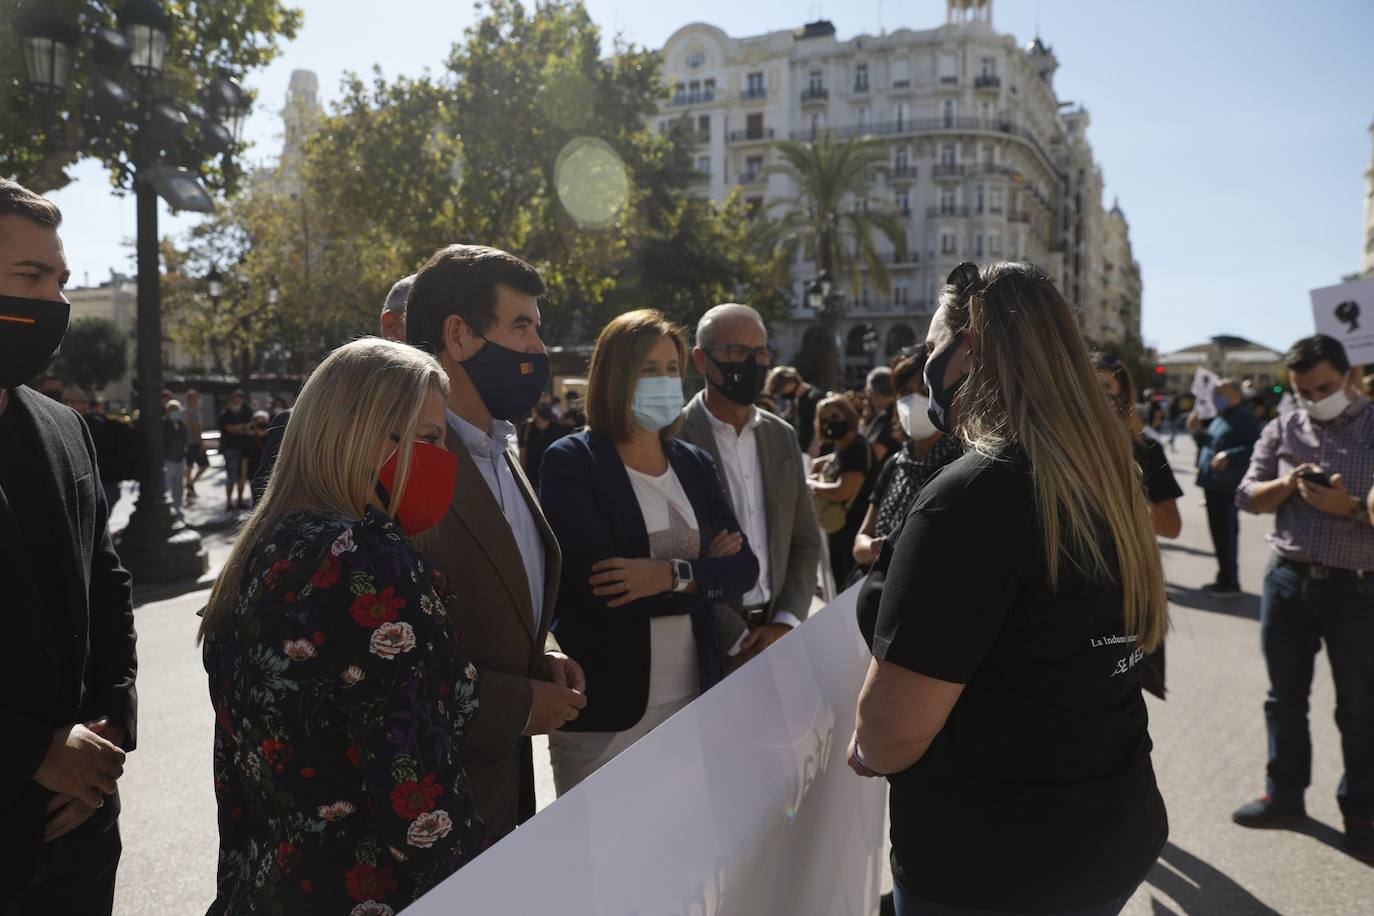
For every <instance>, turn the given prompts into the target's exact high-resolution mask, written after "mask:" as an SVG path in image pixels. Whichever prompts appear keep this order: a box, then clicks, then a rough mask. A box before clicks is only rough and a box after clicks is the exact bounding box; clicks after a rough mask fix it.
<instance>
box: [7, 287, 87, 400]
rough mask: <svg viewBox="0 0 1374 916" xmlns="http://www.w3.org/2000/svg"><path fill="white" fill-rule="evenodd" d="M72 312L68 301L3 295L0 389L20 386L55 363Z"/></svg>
mask: <svg viewBox="0 0 1374 916" xmlns="http://www.w3.org/2000/svg"><path fill="white" fill-rule="evenodd" d="M71 314H72V307H71V305H69V304H68V303H66V302H60V301H55V300H49V299H23V298H20V297H19V296H0V388H18V387H19V386H20V385H22V384H24V383H25V382H27V381H29V380H30V379H32V378H33V377H34V376H36V375H40V374H41V373H42V372H43V371H44V370H46V369H47V368H48V366H50V365H51V364H52V361H53V358H54V357H55V356H57V351H58V349H59V348H60V347H61V346H62V338H63V336H65V335H66V333H67V322H68V321H69V320H70V319H71Z"/></svg>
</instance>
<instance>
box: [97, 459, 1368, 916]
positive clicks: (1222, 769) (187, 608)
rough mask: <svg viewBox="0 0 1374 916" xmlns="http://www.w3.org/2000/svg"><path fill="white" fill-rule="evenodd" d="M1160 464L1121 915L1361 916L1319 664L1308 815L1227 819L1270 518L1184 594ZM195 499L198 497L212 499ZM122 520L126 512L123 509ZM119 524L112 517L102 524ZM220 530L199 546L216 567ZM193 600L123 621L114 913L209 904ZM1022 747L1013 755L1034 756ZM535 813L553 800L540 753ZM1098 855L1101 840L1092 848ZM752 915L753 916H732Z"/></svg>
mask: <svg viewBox="0 0 1374 916" xmlns="http://www.w3.org/2000/svg"><path fill="white" fill-rule="evenodd" d="M1178 446H1179V450H1178V452H1176V453H1175V454H1174V455H1172V456H1171V458H1172V459H1173V460H1174V461H1175V465H1176V467H1178V466H1181V467H1182V468H1183V469H1184V470H1183V472H1182V473H1180V474H1179V477H1180V481H1181V482H1182V483H1183V484H1184V489H1185V490H1186V491H1187V495H1186V497H1185V499H1184V501H1183V505H1182V510H1183V518H1184V532H1183V537H1182V538H1180V540H1179V541H1177V542H1175V543H1171V544H1168V545H1166V549H1165V563H1166V570H1167V573H1168V577H1169V582H1170V592H1171V595H1172V598H1173V615H1174V631H1173V633H1172V635H1171V636H1170V639H1169V686H1170V688H1171V689H1170V698H1169V701H1168V702H1167V703H1160V702H1155V701H1153V700H1151V701H1150V704H1151V705H1150V713H1151V730H1152V732H1153V734H1154V738H1155V767H1156V769H1157V771H1158V773H1159V780H1160V784H1161V787H1162V789H1163V792H1164V795H1165V798H1166V800H1167V802H1168V805H1169V816H1170V821H1171V825H1172V836H1171V840H1170V845H1169V846H1168V847H1167V848H1166V850H1165V853H1164V857H1163V861H1162V863H1161V864H1160V865H1159V866H1158V867H1157V868H1156V869H1155V871H1154V873H1153V875H1152V876H1151V878H1150V881H1149V883H1147V884H1146V885H1145V886H1144V887H1142V888H1141V890H1140V892H1139V893H1138V894H1137V895H1136V897H1135V898H1134V899H1133V900H1132V902H1131V904H1130V906H1129V907H1128V909H1127V913H1128V914H1131V916H1146V914H1150V916H1156V914H1167V913H1174V914H1187V916H1201V914H1228V916H1229V914H1267V913H1284V914H1362V913H1370V912H1374V869H1371V868H1369V867H1367V866H1365V865H1363V864H1361V863H1359V862H1357V861H1355V860H1354V859H1351V858H1349V857H1348V856H1346V855H1345V854H1344V853H1342V852H1341V851H1340V849H1339V845H1340V833H1339V830H1340V825H1341V822H1340V815H1339V812H1338V810H1337V808H1336V803H1335V797H1334V795H1335V788H1336V783H1337V781H1338V779H1339V777H1340V757H1339V750H1338V749H1339V742H1338V737H1337V733H1336V729H1335V725H1334V722H1333V721H1332V711H1333V709H1334V699H1333V694H1332V689H1331V680H1330V675H1329V672H1328V670H1327V669H1326V667H1325V664H1324V663H1323V664H1321V665H1319V667H1318V674H1317V681H1316V684H1315V687H1314V693H1313V701H1312V708H1313V717H1312V731H1313V743H1314V747H1315V750H1316V760H1315V761H1314V778H1313V788H1312V791H1311V792H1310V793H1309V795H1308V799H1307V803H1308V810H1309V811H1310V812H1311V814H1312V818H1313V820H1312V822H1311V825H1310V827H1309V828H1308V829H1307V830H1305V831H1303V832H1270V831H1265V832H1259V831H1248V830H1244V829H1242V828H1239V827H1236V826H1233V825H1232V824H1231V822H1230V817H1229V815H1230V812H1231V810H1232V809H1233V808H1235V807H1236V806H1237V805H1239V804H1240V803H1241V802H1244V801H1246V800H1248V799H1250V798H1251V797H1253V796H1255V795H1256V794H1258V792H1259V791H1260V789H1261V788H1262V779H1263V766H1264V746H1265V739H1264V723H1263V717H1262V710H1261V703H1262V701H1263V698H1264V693H1265V689H1266V678H1265V674H1264V666H1263V663H1262V660H1261V658H1260V655H1259V636H1258V630H1259V624H1258V616H1259V599H1258V597H1257V595H1258V592H1259V585H1260V581H1261V577H1262V575H1263V572H1264V564H1265V562H1266V560H1267V556H1268V550H1267V547H1266V545H1265V543H1264V533H1265V531H1267V530H1268V529H1269V527H1270V525H1271V523H1272V519H1270V518H1255V517H1251V516H1242V520H1241V537H1242V554H1241V555H1242V562H1241V578H1242V582H1243V583H1244V586H1245V590H1246V595H1245V597H1243V598H1240V599H1235V600H1231V601H1228V602H1224V603H1223V602H1213V601H1210V600H1209V599H1208V598H1206V597H1205V596H1203V595H1202V594H1201V593H1199V591H1198V588H1199V587H1200V586H1202V585H1203V584H1205V583H1207V582H1210V581H1211V580H1212V578H1213V575H1214V573H1215V566H1214V562H1213V560H1212V557H1211V546H1210V542H1209V540H1208V536H1207V531H1206V523H1205V516H1204V514H1203V511H1202V509H1201V507H1200V505H1199V500H1200V496H1199V494H1198V492H1197V491H1196V490H1195V489H1194V488H1193V487H1192V486H1191V482H1190V481H1191V474H1189V473H1188V472H1187V467H1188V466H1189V463H1190V459H1191V456H1192V447H1191V444H1188V443H1185V441H1184V440H1183V439H1180V440H1179V443H1178ZM209 492H211V493H213V492H214V490H213V489H211V490H209ZM123 508H124V509H125V510H126V511H127V500H126V505H125V506H124V507H123ZM117 517H119V516H117ZM224 538H225V535H224V534H210V535H209V536H208V539H209V541H210V546H211V553H212V557H218V558H222V556H223V550H224V546H225V545H224ZM204 600H205V592H204V591H203V590H200V591H195V592H191V593H188V594H184V595H181V596H179V597H175V598H171V599H167V600H161V601H150V602H148V603H145V604H143V605H142V606H141V607H140V608H139V609H138V614H137V619H138V628H139V657H140V665H141V670H140V674H139V696H140V725H139V737H140V743H139V749H138V751H137V752H136V753H134V754H133V755H131V756H130V758H129V763H128V769H127V772H126V775H125V777H124V779H123V781H122V783H121V786H122V792H123V802H124V815H123V818H122V827H123V834H124V849H125V851H124V859H123V863H122V867H121V872H120V880H119V888H118V893H117V897H116V906H115V912H116V913H119V914H127V916H134V914H137V916H144V914H153V913H157V914H162V913H168V914H173V913H174V914H181V913H200V912H204V909H205V907H206V906H207V905H208V904H209V902H210V900H211V899H212V897H213V894H214V863H215V847H216V832H215V807H214V797H213V792H212V788H211V784H210V736H211V724H212V723H211V717H210V713H209V703H208V700H207V698H206V689H205V678H204V673H203V671H202V669H201V665H200V653H199V651H198V650H197V649H196V647H195V645H194V635H195V629H196V624H197V618H196V616H195V611H196V609H197V608H199V607H200V606H201V605H202V604H203V603H204ZM1033 752H1034V749H1033V748H1028V749H1027V753H1033ZM536 760H537V761H539V762H540V767H539V769H540V796H541V797H540V801H541V804H545V803H547V802H548V801H549V800H551V797H552V791H551V785H550V782H549V778H548V770H547V766H546V761H547V754H546V752H545V751H544V748H543V746H542V745H540V746H538V747H537V748H536ZM1103 842H1104V843H1110V842H1111V838H1110V837H1103ZM739 916H760V914H739Z"/></svg>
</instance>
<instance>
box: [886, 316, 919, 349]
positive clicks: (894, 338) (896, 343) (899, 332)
mask: <svg viewBox="0 0 1374 916" xmlns="http://www.w3.org/2000/svg"><path fill="white" fill-rule="evenodd" d="M915 342H916V332H915V331H913V330H911V327H910V326H909V325H905V324H894V325H893V326H892V327H891V328H889V329H888V332H887V355H888V356H896V355H897V354H898V353H900V352H902V350H904V349H906V348H907V347H909V346H911V345H912V344H914V343H915Z"/></svg>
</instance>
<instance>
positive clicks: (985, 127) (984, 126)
mask: <svg viewBox="0 0 1374 916" xmlns="http://www.w3.org/2000/svg"><path fill="white" fill-rule="evenodd" d="M958 131H985V132H988V133H999V134H1007V135H1010V136H1013V137H1020V138H1022V139H1023V140H1025V141H1026V142H1028V143H1029V144H1030V145H1031V146H1033V147H1035V149H1036V151H1037V152H1038V153H1040V155H1041V157H1043V158H1044V160H1045V162H1046V163H1048V164H1049V165H1050V167H1051V168H1053V167H1054V159H1053V158H1051V157H1050V155H1049V154H1048V153H1047V152H1046V151H1045V148H1044V147H1043V146H1042V145H1041V144H1040V138H1039V137H1037V136H1036V135H1035V134H1034V133H1033V132H1031V131H1030V130H1028V129H1026V128H1024V127H1021V126H1020V125H1017V124H1012V123H1011V122H1010V121H1006V120H1002V119H984V118H927V119H923V120H904V121H879V122H876V123H869V124H866V125H864V127H863V129H862V130H861V129H860V128H859V127H858V126H857V125H851V126H847V127H828V128H825V129H824V130H822V131H819V133H822V134H826V135H828V136H831V137H834V138H835V139H836V140H844V139H847V138H849V137H857V136H861V135H863V134H877V135H903V134H921V133H942V132H958ZM815 136H816V135H814V134H813V133H812V132H811V131H809V130H796V131H792V133H791V138H792V139H793V140H812V139H815Z"/></svg>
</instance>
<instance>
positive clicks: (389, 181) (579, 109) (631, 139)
mask: <svg viewBox="0 0 1374 916" xmlns="http://www.w3.org/2000/svg"><path fill="white" fill-rule="evenodd" d="M447 66H448V68H449V72H448V73H447V74H446V75H445V77H444V78H442V79H440V78H435V77H431V76H430V75H428V74H426V75H423V76H421V77H418V78H414V79H407V78H400V79H397V80H394V81H391V82H387V81H385V80H383V79H382V78H381V76H380V75H379V74H374V75H373V77H372V79H371V80H370V81H364V80H362V79H360V78H359V77H357V76H353V75H350V76H348V77H347V78H346V79H345V81H344V86H343V97H342V99H341V100H340V101H339V102H338V103H336V104H335V105H334V106H333V107H332V108H331V110H330V112H329V113H328V115H327V116H326V117H324V118H323V119H322V120H321V122H320V123H319V124H318V125H317V126H316V128H315V129H314V131H313V132H312V134H311V135H310V139H309V141H308V143H307V144H306V149H305V155H304V158H303V161H302V162H301V163H300V164H299V167H298V171H293V170H292V168H291V167H289V166H290V164H283V166H282V167H280V168H278V169H276V170H274V171H272V172H267V173H262V174H259V175H257V176H255V177H254V179H253V180H252V181H250V182H248V186H247V188H246V190H245V191H244V193H243V194H242V195H240V197H239V198H238V199H237V200H235V201H233V202H232V203H230V204H229V205H227V206H226V207H225V208H224V209H223V211H222V212H221V214H220V215H219V217H218V218H217V219H216V220H215V225H214V226H213V227H205V228H203V229H202V230H198V231H197V233H195V234H194V235H193V237H192V238H191V240H190V246H189V248H188V249H187V250H186V251H184V252H179V253H177V252H173V253H169V260H168V264H169V277H168V283H167V285H166V287H165V289H166V292H165V295H166V296H167V300H168V312H169V315H171V314H173V313H174V314H175V316H176V323H175V324H174V326H173V327H174V331H173V333H174V334H176V335H177V337H178V339H179V340H180V341H181V342H182V343H183V344H184V345H186V346H188V347H190V348H191V349H192V350H193V351H196V352H208V351H212V350H214V349H215V348H216V347H220V348H223V349H225V350H226V352H233V351H234V350H236V349H247V350H252V351H260V350H261V349H262V348H263V347H264V346H266V345H267V344H269V343H277V342H280V343H282V344H284V345H285V346H287V347H289V348H290V349H291V350H292V353H293V354H295V356H294V358H293V361H294V363H295V365H296V368H297V369H298V370H300V371H307V370H308V369H309V368H310V367H311V366H312V365H313V364H314V361H316V360H318V359H319V358H320V357H322V356H323V355H324V353H326V352H327V351H328V350H329V349H331V348H332V347H333V346H336V345H337V344H338V343H339V342H340V341H342V340H344V339H347V338H348V337H349V336H350V335H352V334H355V333H359V332H365V333H375V332H376V327H377V325H376V322H377V314H378V312H379V310H380V308H381V304H382V301H383V298H384V297H385V295H386V293H387V290H388V289H389V288H390V286H391V284H392V283H393V282H395V281H396V280H397V279H399V278H400V277H402V276H405V275H406V274H409V273H412V272H414V271H415V270H417V269H418V268H419V267H420V266H421V265H422V264H423V263H424V261H425V260H426V258H428V256H429V255H431V254H432V253H433V252H434V251H435V250H437V249H439V248H441V247H443V246H446V245H449V244H452V243H455V242H467V243H475V244H487V245H493V246H496V247H499V248H504V249H506V250H508V251H511V252H513V253H515V254H517V255H519V256H521V257H523V258H525V259H526V260H528V261H529V262H530V263H531V264H533V265H534V266H535V267H536V268H537V269H538V270H539V271H540V273H541V274H542V275H543V278H544V281H545V283H546V285H547V287H548V289H549V293H548V295H547V296H546V297H545V299H544V304H543V317H544V337H545V339H546V340H547V341H549V342H550V343H573V342H583V341H586V340H590V339H592V338H593V337H595V335H596V333H597V332H598V331H599V329H600V328H601V326H602V325H603V324H604V323H605V321H606V320H608V319H609V318H610V317H612V316H613V315H616V314H619V313H620V312H623V311H625V310H627V309H632V308H640V307H648V306H652V307H657V308H662V309H664V310H665V311H667V312H668V313H669V314H670V315H671V316H672V317H673V318H674V319H676V320H678V321H681V322H683V323H685V324H689V325H690V324H695V322H696V321H697V319H698V318H699V317H700V315H701V314H702V312H704V311H705V310H706V309H707V308H709V307H711V306H713V305H715V304H717V303H719V302H723V301H727V300H731V299H742V300H743V301H748V302H751V303H753V304H756V305H760V306H762V308H763V310H764V311H768V310H769V309H770V307H774V308H775V307H776V303H777V302H778V301H780V296H779V294H778V293H777V292H776V291H774V290H772V289H771V287H769V286H768V285H766V284H765V283H764V282H763V278H764V277H765V270H764V265H763V262H762V261H761V260H760V259H759V258H758V257H757V256H756V255H755V254H754V253H753V249H752V248H751V245H750V242H749V237H748V236H749V229H748V225H749V222H748V214H747V212H746V209H745V207H744V205H743V204H742V203H740V202H739V201H738V200H736V199H732V200H731V201H729V202H727V203H726V204H725V205H723V206H720V205H716V204H714V203H712V202H710V201H707V200H702V199H699V198H696V197H693V196H692V195H691V194H690V193H689V191H688V188H689V184H690V182H691V179H692V175H693V169H692V143H693V141H692V138H691V135H690V131H688V130H687V129H686V126H685V125H684V124H682V123H678V124H675V125H673V128H672V129H671V130H670V131H668V132H667V133H666V134H663V135H660V134H659V133H657V132H656V131H654V130H652V129H651V128H650V127H649V126H648V124H649V118H650V116H651V115H653V114H655V113H656V112H657V111H658V100H659V98H660V97H661V96H662V95H663V94H664V90H663V89H662V87H661V86H660V84H659V82H658V77H657V70H658V58H657V56H656V55H654V54H652V53H649V52H645V51H642V50H637V49H634V48H628V47H617V48H616V49H615V52H614V53H613V54H612V56H611V57H610V58H609V59H603V54H602V49H601V45H600V34H599V31H598V29H597V28H596V26H595V25H593V24H592V22H591V20H590V18H589V17H588V15H587V12H586V10H585V8H584V7H583V6H582V4H581V3H568V2H553V3H545V4H541V5H540V6H539V7H538V8H537V9H534V10H529V11H527V10H526V9H525V8H524V7H522V6H521V5H520V4H518V3H511V2H506V0H497V2H494V3H492V4H491V5H490V7H489V8H488V9H487V11H486V14H485V15H484V16H483V17H482V18H481V20H480V21H479V22H478V23H476V24H475V25H474V26H472V27H471V28H470V29H469V30H468V32H467V33H466V35H465V36H464V39H463V40H462V41H461V42H460V43H458V44H457V45H456V46H455V47H454V49H453V52H452V54H451V56H450V58H449V60H448V63H447ZM574 214H576V215H578V216H580V217H581V218H582V219H581V222H579V220H578V219H577V218H574ZM174 260H175V263H176V265H177V267H178V269H177V270H176V271H173V270H171V269H170V268H171V266H172V264H173V261H174ZM212 264H217V265H218V267H219V270H220V272H221V273H222V274H226V278H225V279H226V292H225V296H224V297H223V299H222V300H221V303H220V307H219V309H218V310H217V311H212V310H210V309H209V307H208V300H207V299H206V297H205V294H204V292H203V289H202V288H201V287H202V286H203V282H202V281H201V280H200V279H199V278H203V277H204V275H205V273H206V272H208V270H209V267H210V266H211V265H212ZM226 265H233V273H234V277H235V280H234V281H233V283H231V281H230V280H229V277H228V276H227V271H226ZM173 274H179V275H180V276H173ZM240 279H241V280H242V284H243V287H244V289H246V290H247V292H245V293H244V294H243V295H241V296H235V295H234V290H235V289H237V285H236V284H237V283H238V282H239V280H240ZM273 280H275V282H276V285H277V288H278V289H279V290H280V300H279V303H278V305H277V306H276V307H270V306H268V305H267V304H266V302H265V300H264V298H263V296H264V295H265V290H266V289H267V288H269V287H270V286H271V285H272V281H273Z"/></svg>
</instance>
